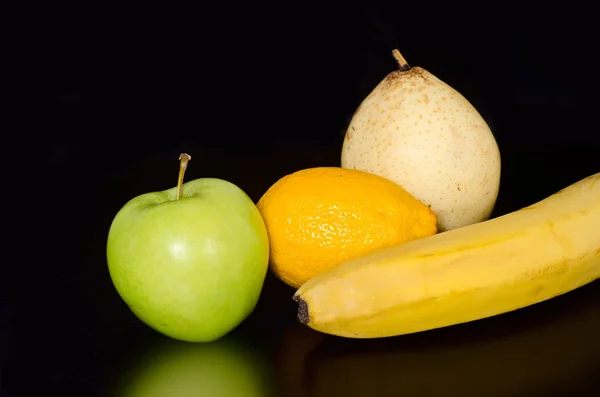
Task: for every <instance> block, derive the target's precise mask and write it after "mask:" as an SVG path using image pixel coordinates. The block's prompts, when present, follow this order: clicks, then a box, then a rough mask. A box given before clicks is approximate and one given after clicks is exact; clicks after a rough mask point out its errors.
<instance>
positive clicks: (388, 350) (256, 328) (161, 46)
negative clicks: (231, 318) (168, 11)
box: [0, 6, 600, 397]
mask: <svg viewBox="0 0 600 397" xmlns="http://www.w3.org/2000/svg"><path fill="white" fill-rule="evenodd" d="M400 11H402V10H400V9H398V10H388V9H377V8H376V7H375V6H373V7H364V8H360V9H358V8H357V9H350V8H348V9H344V10H335V11H331V12H325V11H320V12H313V11H311V10H309V9H306V10H304V11H302V10H298V11H297V13H296V14H295V17H296V18H297V19H298V21H297V22H293V21H292V19H293V18H292V17H291V16H289V17H286V18H287V19H286V18H283V17H281V18H278V19H275V20H273V19H271V18H267V17H266V16H263V17H262V19H260V18H259V15H258V14H259V12H257V14H256V15H254V14H252V16H251V17H250V16H247V15H246V14H245V13H246V10H237V12H236V13H235V16H230V17H228V18H225V17H223V16H217V15H214V14H211V13H208V12H196V13H194V14H191V13H190V14H188V17H191V15H194V17H191V18H190V19H192V21H184V20H183V17H181V16H180V17H178V18H180V19H177V18H175V19H174V20H173V21H175V22H173V21H171V22H170V23H168V24H166V25H165V24H161V23H158V22H156V21H163V22H164V18H166V17H158V16H157V18H159V19H152V18H150V19H148V18H142V17H141V16H140V17H138V18H130V19H128V18H126V17H123V18H124V21H121V22H116V19H117V18H116V17H115V18H109V19H108V20H110V21H111V24H107V23H106V22H105V21H106V20H104V19H102V22H97V23H96V22H95V21H94V22H93V23H92V22H90V21H89V20H88V19H85V18H74V19H69V18H62V19H61V23H60V24H58V23H56V22H53V24H52V26H54V27H50V28H49V29H39V30H35V29H34V30H32V31H33V32H39V34H36V35H35V37H36V39H35V40H33V41H32V45H31V46H30V47H27V48H28V49H29V50H28V54H29V56H30V57H32V59H31V60H30V62H29V61H28V62H24V65H26V66H27V67H24V68H23V71H24V72H25V73H28V74H27V78H26V79H24V80H23V81H24V82H26V83H24V84H25V85H24V86H23V91H22V96H21V97H19V98H20V99H24V100H23V101H21V102H19V103H20V104H22V105H23V106H22V110H23V117H22V124H20V125H19V126H18V127H17V130H16V131H17V133H16V134H15V139H17V141H18V142H19V143H18V144H7V145H6V146H7V148H8V150H7V151H8V153H7V156H5V158H9V159H10V160H13V161H12V163H11V164H12V165H11V166H10V167H8V168H7V169H8V170H9V171H10V172H9V174H12V177H9V179H10V183H8V182H7V185H6V186H9V187H10V189H9V190H10V191H9V193H7V194H8V196H9V199H10V200H13V201H11V202H10V204H9V205H8V206H5V207H4V210H5V212H6V216H7V218H10V219H15V218H16V220H17V222H15V225H14V227H13V226H11V228H10V230H9V233H11V236H12V237H13V239H12V240H11V242H12V241H15V243H14V244H8V243H6V241H5V244H7V248H6V249H7V251H11V252H13V251H14V253H15V255H12V256H10V257H9V256H8V255H7V256H5V257H4V258H3V264H2V277H1V279H0V281H1V282H2V291H1V293H0V298H1V300H0V365H1V376H0V396H1V397H17V396H38V395H51V394H53V393H56V395H61V396H106V397H113V396H115V397H116V396H119V397H134V396H135V397H141V396H172V397H177V396H192V395H194V396H195V395H202V396H219V397H229V396H239V397H249V396H261V397H262V396H282V397H301V396H302V397H304V396H306V397H308V396H332V395H338V394H339V395H340V396H345V397H351V396H361V397H362V396H381V397H385V396H407V395H418V396H432V395H439V396H496V395H498V396H500V395H502V396H544V397H548V396H597V395H598V390H600V381H599V379H600V338H598V335H600V284H599V282H598V281H596V282H594V283H592V284H590V285H587V286H585V287H583V288H581V289H579V290H576V291H573V292H571V293H568V294H566V295H564V296H561V297H558V298H555V299H553V300H550V301H548V302H545V303H542V304H539V305H536V306H532V307H529V308H525V309H522V310H519V311H516V312H513V313H509V314H505V315H502V316H497V317H494V318H490V319H486V320H481V321H477V322H473V323H469V324H463V325H459V326H454V327H450V328H445V329H439V330H434V331H430V332H425V333H421V334H415V335H406V336H402V337H397V338H389V339H384V340H345V339H341V338H336V337H332V336H327V335H323V334H319V333H317V332H314V331H312V330H310V329H309V328H307V327H304V326H302V325H301V324H299V323H298V322H297V321H296V318H295V314H296V313H295V309H296V308H295V304H294V302H293V301H292V300H291V297H292V295H293V293H294V290H293V289H291V288H289V287H287V286H285V285H283V284H282V283H280V282H279V281H278V280H276V279H274V278H273V277H272V276H271V275H270V274H269V275H268V277H267V280H266V282H265V285H264V290H263V293H262V296H261V299H260V302H259V304H258V306H257V308H256V310H255V311H254V312H253V313H252V315H251V316H250V317H249V318H248V319H247V320H246V321H245V322H244V323H243V324H242V325H241V326H240V327H239V328H237V329H236V330H235V331H234V332H232V333H231V334H230V335H228V336H227V337H225V338H224V339H223V340H221V341H219V342H217V343H214V344H209V345H191V344H186V343H180V342H176V341H173V340H169V339H167V338H165V337H163V336H161V335H159V334H157V333H156V332H154V331H152V330H151V329H149V328H148V327H146V326H145V325H144V324H142V323H141V322H140V321H139V320H137V319H136V318H135V317H134V316H133V314H132V313H131V312H130V311H129V310H128V308H127V307H126V305H125V304H124V303H123V302H122V300H121V299H120V298H119V296H118V295H117V294H116V291H115V290H114V288H113V285H112V283H111V281H110V278H109V276H108V271H107V266H106V259H105V244H106V237H107V233H108V228H109V226H110V222H111V221H112V218H113V217H114V215H115V214H116V212H117V211H118V210H119V208H120V207H121V206H122V205H123V204H124V203H125V202H126V201H127V200H129V199H130V198H132V197H134V196H136V195H138V194H141V193H145V192H148V191H155V190H162V189H165V188H168V187H171V186H173V185H174V183H175V182H176V172H177V157H178V155H179V153H181V152H184V151H185V152H188V153H190V154H191V155H192V157H193V159H192V161H191V162H190V166H189V168H188V171H187V173H186V180H191V179H195V178H199V177H204V176H215V177H219V178H223V179H227V180H229V181H231V182H233V183H235V184H237V185H238V186H240V187H241V188H242V189H244V190H245V191H246V192H247V193H248V194H249V195H250V197H251V198H252V199H253V200H255V201H257V200H258V199H259V198H260V196H261V195H262V194H263V193H264V192H265V191H266V189H267V188H268V187H269V186H270V185H271V184H272V183H274V182H275V181H276V180H277V179H278V178H280V177H282V176H283V175H285V174H287V173H290V172H293V171H296V170H298V169H302V168H307V167H313V166H323V165H339V155H340V149H341V140H342V138H343V131H344V129H345V126H346V124H347V122H348V121H349V117H350V116H351V114H352V112H353V111H354V109H355V107H356V106H357V105H358V103H359V102H360V100H361V99H362V98H364V96H365V95H366V94H368V92H369V91H370V90H371V89H372V88H373V86H374V85H375V84H376V83H377V82H378V81H379V80H380V79H382V78H383V77H384V76H385V74H387V73H388V72H389V71H390V70H391V69H392V68H393V67H395V65H394V62H393V60H392V58H391V55H390V51H391V48H393V47H395V46H397V47H399V48H400V49H401V50H402V51H403V54H404V55H405V56H406V57H407V58H410V62H411V63H412V64H415V65H416V64H420V65H423V66H425V67H426V68H428V69H430V70H431V71H432V72H434V73H435V74H437V75H438V76H439V77H441V78H442V79H444V80H446V81H447V82H449V83H450V84H451V85H453V86H454V87H455V88H457V89H458V90H459V91H461V92H463V93H464V94H465V95H466V96H467V98H468V99H470V100H471V101H472V102H473V103H474V105H475V106H476V107H477V108H478V109H479V110H480V111H481V113H482V114H483V115H484V117H486V119H487V120H488V122H489V123H490V125H491V126H492V128H493V130H494V133H495V134H496V137H497V140H498V143H499V146H500V150H501V154H502V161H503V165H502V182H501V189H500V195H499V197H498V202H497V205H496V209H495V212H494V216H498V215H501V214H504V213H507V212H510V211H513V210H516V209H519V208H521V207H523V206H525V205H528V204H531V203H533V202H535V201H537V200H540V199H542V198H544V197H546V196H548V195H550V194H552V193H554V192H556V191H558V190H560V189H562V188H563V187H565V186H567V185H569V184H571V183H573V182H576V181H577V180H579V179H581V178H583V177H586V176H588V175H591V174H593V173H596V172H599V171H600V157H599V156H598V153H600V139H599V135H598V132H597V131H598V129H597V123H595V117H596V116H595V108H594V106H592V104H593V102H592V101H590V100H589V99H590V98H589V97H588V94H590V93H591V94H593V92H594V91H593V89H592V84H593V80H594V79H590V78H589V77H586V76H587V74H586V73H566V71H573V70H574V69H573V68H566V67H565V65H564V63H560V65H561V68H560V73H559V72H557V63H556V62H554V61H556V56H557V55H556V52H557V48H559V49H560V50H561V55H562V56H563V58H562V59H572V60H574V62H575V61H576V62H577V65H579V66H578V69H577V68H576V69H577V70H582V69H585V66H586V65H588V63H586V57H587V56H588V55H587V54H588V53H589V52H586V51H578V50H577V48H575V44H574V43H582V40H583V39H584V38H585V37H587V36H585V35H583V34H578V32H575V31H573V30H569V32H566V31H565V30H563V29H556V25H555V24H554V23H550V22H548V24H547V25H548V26H546V25H545V24H544V21H552V19H545V18H537V17H536V18H534V19H532V20H536V21H539V22H538V25H531V20H525V19H524V20H514V21H510V22H507V21H502V23H500V22H498V23H495V22H493V21H491V20H488V19H482V20H481V21H479V22H478V21H474V20H472V19H469V20H468V21H464V22H465V23H458V22H457V21H456V20H453V19H452V18H447V15H448V14H445V11H444V12H442V13H441V14H440V15H439V17H436V18H433V17H432V18H433V19H427V21H428V22H427V25H426V26H427V29H423V23H424V22H423V19H421V18H416V19H415V18H409V17H403V18H401V20H400V21H398V20H397V18H395V17H393V16H394V15H406V13H405V11H403V12H404V14H403V13H401V12H400ZM564 13H565V11H564V10H562V9H561V20H562V21H565V19H566V18H567V17H566V15H565V14H564ZM135 15H138V14H135ZM261 15H262V14H261ZM265 15H266V14H265ZM286 15H287V14H286ZM160 18H163V19H160ZM211 20H212V21H222V22H221V25H219V29H216V28H214V29H213V28H209V27H207V26H208V23H209V21H211ZM53 21H54V20H53ZM466 22H468V23H466ZM91 23H92V24H91ZM89 24H91V25H89ZM88 25H89V26H88ZM580 25H584V24H580ZM57 26H58V27H57ZM86 26H88V27H87V28H86ZM457 26H458V27H457ZM307 27H310V29H308V28H307ZM211 29H213V30H211ZM474 31H475V32H476V33H474ZM57 32H58V33H57ZM215 32H233V33H232V34H233V36H234V39H231V40H229V39H227V38H226V37H225V34H224V33H215ZM474 37H477V38H478V39H481V40H486V43H487V44H486V45H482V44H480V43H477V42H476V41H477V40H475V39H474ZM575 38H576V40H575ZM23 59H24V58H20V60H23ZM550 59H553V60H554V61H553V62H550V61H549V60H550ZM575 71H576V70H575ZM13 180H14V181H13ZM17 204H18V205H17ZM21 205H22V206H23V210H22V209H21ZM11 245H12V246H11ZM11 258H12V259H11ZM240 390H244V391H243V392H240Z"/></svg>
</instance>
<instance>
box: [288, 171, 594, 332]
mask: <svg viewBox="0 0 600 397" xmlns="http://www.w3.org/2000/svg"><path fill="white" fill-rule="evenodd" d="M599 277H600V173H597V174H594V175H591V176H589V177H587V178H585V179H582V180H580V181H578V182H576V183H574V184H572V185H570V186H568V187H566V188H564V189H563V190H561V191H559V192H557V193H555V194H553V195H551V196H549V197H547V198H546V199H544V200H542V201H539V202H538V203H536V204H533V205H530V206H528V207H525V208H523V209H521V210H518V211H515V212H512V213H509V214H506V215H504V216H501V217H497V218H494V219H490V220H488V221H485V222H481V223H477V224H472V225H469V226H465V227H462V228H459V229H455V230H451V231H447V232H443V233H439V234H436V235H433V236H430V237H425V238H421V239H418V240H413V241H410V242H407V243H403V244H399V245H397V246H393V247H388V248H384V249H380V250H377V251H374V252H371V253H369V254H366V255H362V256H361V257H358V258H355V259H351V260H348V261H345V262H343V263H341V264H340V265H338V266H336V267H335V268H333V269H331V270H329V271H327V272H325V273H322V274H320V275H318V276H316V277H315V278H313V279H311V280H310V281H308V282H306V283H305V284H304V285H302V286H301V287H300V288H299V289H298V290H297V291H296V293H295V295H294V300H295V301H296V302H297V303H298V319H299V320H300V321H301V322H302V323H304V324H306V325H307V326H309V327H311V328H313V329H315V330H317V331H320V332H323V333H327V334H331V335H338V336H342V337H348V338H381V337H390V336H396V335H402V334H408V333H415V332H420V331H425V330H430V329H435V328H441V327H446V326H450V325H454V324H459V323H465V322H469V321H474V320H478V319H483V318H486V317H491V316H495V315H498V314H502V313H506V312H509V311H513V310H517V309H519V308H523V307H526V306H530V305H533V304H536V303H539V302H542V301H545V300H548V299H550V298H553V297H556V296H559V295H561V294H564V293H567V292H569V291H572V290H574V289H576V288H579V287H581V286H583V285H585V284H588V283H590V282H592V281H594V280H596V279H597V278H599Z"/></svg>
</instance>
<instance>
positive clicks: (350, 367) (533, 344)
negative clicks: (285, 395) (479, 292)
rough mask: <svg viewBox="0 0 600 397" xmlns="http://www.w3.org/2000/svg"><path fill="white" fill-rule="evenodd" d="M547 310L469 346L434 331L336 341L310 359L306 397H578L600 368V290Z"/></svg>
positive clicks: (476, 339) (592, 289) (329, 341)
mask: <svg viewBox="0 0 600 397" xmlns="http://www.w3.org/2000/svg"><path fill="white" fill-rule="evenodd" d="M546 307H547V308H548V309H544V310H554V311H555V313H549V312H548V313H546V314H543V315H542V314H540V312H539V311H538V312H533V311H530V313H531V316H532V317H537V318H533V319H528V324H526V325H527V327H526V328H525V329H515V330H512V331H510V330H509V331H502V332H500V335H496V336H494V337H493V338H480V337H472V338H471V340H467V341H465V340H464V334H463V336H462V337H461V338H460V339H463V340H454V342H453V341H451V340H450V341H449V340H445V341H442V343H439V338H442V337H443V335H444V334H442V332H439V333H437V335H438V343H430V342H435V341H433V340H432V339H429V341H426V340H427V339H428V338H433V337H434V336H433V335H434V334H433V333H429V335H428V336H425V334H422V335H421V336H418V335H414V336H413V338H412V339H411V338H402V337H399V338H393V339H392V340H388V341H386V342H384V343H381V342H379V343H378V342H373V343H369V341H347V340H341V339H335V338H328V339H327V342H326V343H323V344H321V345H320V346H318V347H317V348H316V349H315V350H313V351H312V352H311V353H310V354H308V356H307V358H306V362H305V367H304V368H305V371H306V379H305V387H306V388H307V391H306V392H305V394H303V395H306V396H312V397H321V396H323V397H325V396H332V395H343V396H346V397H351V396H371V395H373V396H379V397H385V396H399V395H407V396H408V395H419V396H430V395H457V396H458V395H460V396H462V397H467V396H478V397H479V396H490V397H491V396H532V395H540V396H542V395H543V396H546V395H551V394H552V395H554V394H553V393H561V392H567V391H570V392H569V393H568V394H569V395H570V394H574V395H578V393H577V390H578V389H583V388H586V387H589V386H588V385H589V383H590V382H591V381H592V379H594V375H595V376H597V375H598V372H597V371H598V368H600V339H599V338H598V336H599V335H600V284H593V285H590V287H588V288H587V290H586V291H585V292H584V291H582V293H581V294H579V296H578V297H577V298H574V299H570V300H567V299H565V300H564V301H563V304H562V307H561V304H557V305H555V306H550V305H547V306H546ZM542 311H543V310H542ZM546 315H547V318H546V319H544V318H540V317H544V316H546ZM542 320H548V321H546V323H545V324H539V323H540V322H542V323H543V322H544V321H542ZM526 323H527V321H526ZM535 323H537V324H535ZM489 324H491V323H489ZM479 327H481V326H479ZM473 329H477V326H476V327H474V328H471V331H469V332H472V330H473ZM448 331H449V329H448ZM444 332H446V331H444ZM465 332H466V331H465ZM457 335H458V334H455V336H457ZM419 338H420V341H419ZM450 339H452V338H450ZM407 341H412V343H411V342H407ZM424 341H425V342H424ZM409 343H411V344H409ZM427 344H429V346H427ZM415 345H417V346H415ZM365 346H369V348H367V349H364V347H365ZM360 350H363V351H362V352H361V351H360ZM573 392H574V393H573ZM561 395H562V394H561ZM565 395H566V394H565Z"/></svg>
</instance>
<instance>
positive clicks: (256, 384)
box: [117, 337, 272, 397]
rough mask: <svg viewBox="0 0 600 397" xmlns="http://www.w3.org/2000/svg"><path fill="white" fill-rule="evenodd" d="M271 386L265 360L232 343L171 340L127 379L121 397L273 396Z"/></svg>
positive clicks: (143, 359) (142, 360)
mask: <svg viewBox="0 0 600 397" xmlns="http://www.w3.org/2000/svg"><path fill="white" fill-rule="evenodd" d="M271 383H272V381H271V380H270V379H269V371H268V367H267V365H266V362H265V361H264V358H263V357H262V356H261V355H260V354H258V352H257V351H255V350H253V349H251V348H250V347H249V346H247V345H245V344H242V343H240V342H238V341H235V340H233V339H231V338H228V337H226V338H224V339H221V340H218V341H215V342H212V343H206V344H202V343H200V344H192V343H185V342H179V341H175V340H167V341H165V342H164V343H163V344H162V345H160V346H158V347H157V348H155V349H153V350H151V351H150V352H148V353H147V354H145V355H143V356H142V357H140V358H139V360H138V361H136V363H135V365H134V366H133V368H132V370H131V371H129V372H128V373H127V374H126V375H123V378H122V379H121V382H120V387H119V390H118V393H117V395H118V396H121V397H163V396H165V397H188V396H219V397H267V396H272V391H271V388H272V386H271Z"/></svg>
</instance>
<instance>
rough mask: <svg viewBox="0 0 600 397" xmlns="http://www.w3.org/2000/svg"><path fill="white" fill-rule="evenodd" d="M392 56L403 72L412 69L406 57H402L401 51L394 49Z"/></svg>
mask: <svg viewBox="0 0 600 397" xmlns="http://www.w3.org/2000/svg"><path fill="white" fill-rule="evenodd" d="M392 56H393V57H394V59H395V60H396V62H398V67H399V69H400V71H401V72H406V71H407V70H410V69H411V66H410V65H409V64H408V62H406V59H404V57H403V56H402V54H401V53H400V51H398V49H396V48H394V49H393V50H392Z"/></svg>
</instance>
